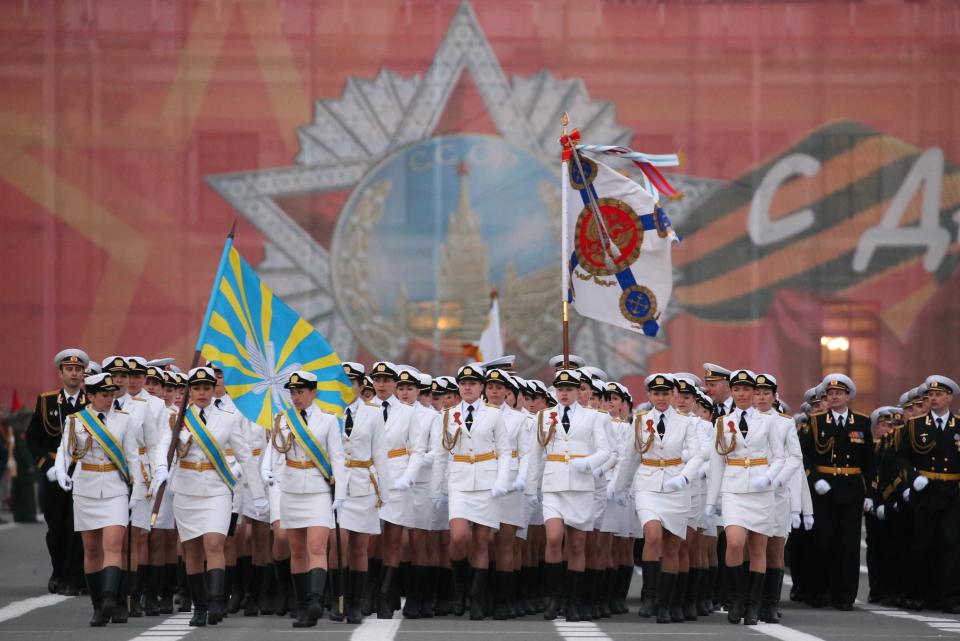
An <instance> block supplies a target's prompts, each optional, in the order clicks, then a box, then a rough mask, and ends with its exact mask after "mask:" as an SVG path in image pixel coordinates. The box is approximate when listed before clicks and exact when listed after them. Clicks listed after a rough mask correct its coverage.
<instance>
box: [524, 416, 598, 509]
mask: <svg viewBox="0 0 960 641" xmlns="http://www.w3.org/2000/svg"><path fill="white" fill-rule="evenodd" d="M569 407H570V413H569V417H570V430H569V431H566V430H564V429H563V424H562V420H563V405H557V406H556V407H552V408H547V409H545V410H542V411H540V412H539V413H538V414H537V418H536V425H535V426H534V434H535V436H534V440H533V442H532V443H531V450H530V455H531V458H530V469H529V471H528V472H527V488H526V490H525V494H535V493H536V488H537V485H538V483H540V480H541V478H542V479H543V481H542V490H543V492H544V493H546V492H564V491H567V490H575V491H594V490H595V489H596V482H595V480H594V478H593V473H592V472H591V471H590V470H594V469H596V468H598V467H600V466H602V465H603V464H604V463H606V461H607V459H608V458H609V457H610V444H609V443H608V442H607V434H606V430H605V425H604V418H603V415H602V414H600V413H599V412H597V411H596V410H593V409H590V408H589V407H584V406H582V405H580V404H579V403H576V402H574V403H573V404H572V405H570V406H569ZM608 418H609V417H608ZM551 428H553V436H552V437H551V438H550V442H549V443H547V445H546V446H543V445H542V444H541V441H540V438H541V433H542V435H543V436H544V437H546V435H547V434H549V432H550V431H551ZM582 457H585V458H586V459H587V461H588V462H589V463H590V470H587V471H586V472H578V471H576V470H575V469H574V468H573V465H571V463H572V462H573V461H574V460H575V459H576V458H582Z"/></svg>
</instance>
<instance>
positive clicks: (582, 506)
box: [543, 490, 596, 532]
mask: <svg viewBox="0 0 960 641" xmlns="http://www.w3.org/2000/svg"><path fill="white" fill-rule="evenodd" d="M595 501H596V492H594V491H593V490H564V491H563V492H544V493H543V520H544V521H549V520H550V519H563V523H564V525H569V526H570V527H572V528H574V529H577V530H581V531H584V532H590V531H591V530H593V522H594V519H595V518H596V505H595Z"/></svg>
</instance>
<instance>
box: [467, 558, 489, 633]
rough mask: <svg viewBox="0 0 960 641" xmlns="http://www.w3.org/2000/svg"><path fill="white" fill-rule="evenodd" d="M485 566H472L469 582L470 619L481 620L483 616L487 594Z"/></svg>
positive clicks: (486, 571)
mask: <svg viewBox="0 0 960 641" xmlns="http://www.w3.org/2000/svg"><path fill="white" fill-rule="evenodd" d="M489 572H490V571H489V570H488V569H487V568H473V578H472V579H471V582H470V620H471V621H482V620H483V618H484V616H485V611H484V610H485V607H484V606H485V603H484V601H485V600H486V596H487V576H488V573H489Z"/></svg>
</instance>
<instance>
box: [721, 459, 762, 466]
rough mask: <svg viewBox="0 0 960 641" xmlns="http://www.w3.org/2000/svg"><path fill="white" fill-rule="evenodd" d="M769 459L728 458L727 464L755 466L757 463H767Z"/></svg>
mask: <svg viewBox="0 0 960 641" xmlns="http://www.w3.org/2000/svg"><path fill="white" fill-rule="evenodd" d="M766 464H767V459H765V458H728V459H727V465H734V466H736V467H754V466H757V465H766Z"/></svg>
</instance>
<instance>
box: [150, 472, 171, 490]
mask: <svg viewBox="0 0 960 641" xmlns="http://www.w3.org/2000/svg"><path fill="white" fill-rule="evenodd" d="M169 477H170V473H169V472H168V471H167V466H166V465H161V466H160V467H158V468H157V469H156V470H154V471H153V480H152V481H150V494H152V495H154V496H156V494H157V491H158V490H159V489H160V486H161V485H162V484H163V482H164V481H166V480H167V479H168V478H169Z"/></svg>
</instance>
